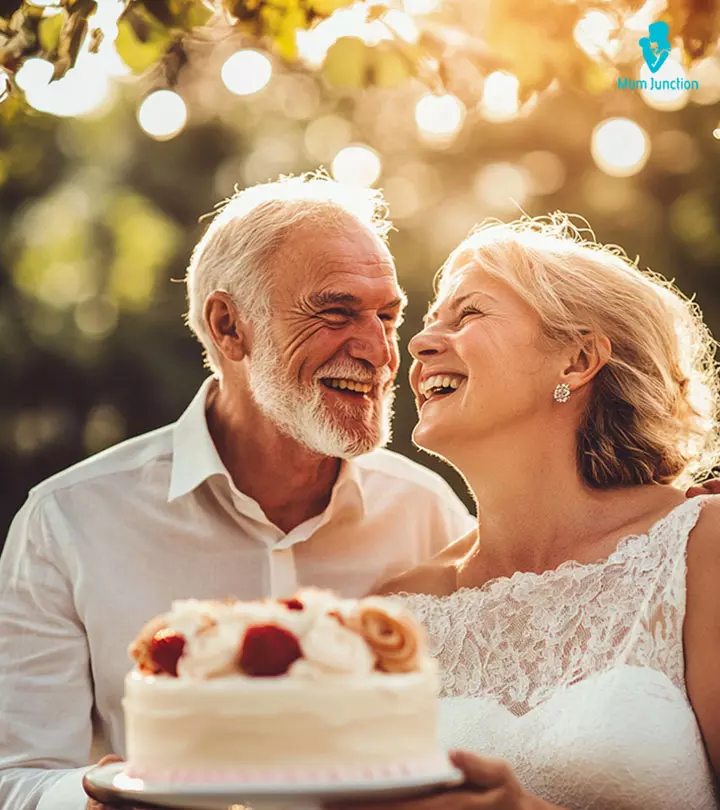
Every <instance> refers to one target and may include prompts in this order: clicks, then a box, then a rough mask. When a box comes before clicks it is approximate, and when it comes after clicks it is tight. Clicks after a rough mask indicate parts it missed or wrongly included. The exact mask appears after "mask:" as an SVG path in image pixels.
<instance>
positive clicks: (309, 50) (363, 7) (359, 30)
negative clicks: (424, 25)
mask: <svg viewBox="0 0 720 810" xmlns="http://www.w3.org/2000/svg"><path fill="white" fill-rule="evenodd" d="M418 35H419V32H418V29H417V26H416V25H415V22H414V21H413V20H412V18H411V17H409V16H408V15H407V14H405V13H403V12H402V11H400V10H399V9H390V10H388V11H386V12H385V13H384V14H383V16H382V19H369V18H368V4H367V3H366V2H357V3H354V4H353V5H352V6H349V7H347V8H340V9H337V10H336V11H335V12H334V13H333V14H332V15H331V16H330V17H327V18H326V19H324V20H321V21H320V22H319V23H318V24H317V25H315V26H313V27H312V28H311V29H310V30H308V31H303V30H298V31H297V33H296V37H295V39H296V42H297V49H298V54H299V56H300V58H301V60H302V61H303V62H304V63H305V65H306V66H307V67H309V68H313V69H318V68H320V67H321V65H322V64H323V61H324V60H325V57H326V55H327V52H328V50H329V49H330V47H331V46H332V45H333V44H334V43H335V42H337V41H338V40H339V39H340V38H342V37H353V38H356V39H358V40H360V41H361V42H363V43H365V44H366V45H370V46H374V45H377V44H378V43H379V42H383V41H392V40H394V39H395V38H396V37H398V38H400V39H401V40H404V41H405V42H410V43H413V42H415V41H416V40H417V38H418Z"/></svg>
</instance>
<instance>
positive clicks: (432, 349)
mask: <svg viewBox="0 0 720 810" xmlns="http://www.w3.org/2000/svg"><path fill="white" fill-rule="evenodd" d="M444 348H445V338H444V337H443V336H442V335H441V334H440V333H439V332H438V331H437V330H436V329H434V328H433V327H432V326H428V327H426V328H425V329H423V330H422V332H418V333H417V335H415V336H414V337H412V338H410V342H409V343H408V350H409V351H410V354H411V355H412V356H413V357H414V358H415V359H416V360H420V359H421V358H423V357H429V356H431V355H433V354H438V353H440V352H442V351H443V350H444Z"/></svg>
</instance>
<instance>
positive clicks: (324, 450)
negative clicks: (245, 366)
mask: <svg viewBox="0 0 720 810" xmlns="http://www.w3.org/2000/svg"><path fill="white" fill-rule="evenodd" d="M368 376H369V375H368V370H367V368H366V367H365V366H362V365H361V364H360V363H353V362H352V361H349V360H345V361H337V362H331V363H327V364H326V365H325V366H323V367H322V368H321V369H318V371H317V372H316V374H315V377H314V379H313V383H312V385H311V386H304V385H299V384H298V382H297V381H296V380H291V379H290V378H289V375H288V374H287V371H286V368H285V367H284V365H283V362H282V358H281V357H280V354H279V352H278V351H277V350H276V348H275V346H274V345H273V343H272V341H271V339H270V337H269V336H268V335H267V329H266V328H265V329H263V328H259V329H257V330H255V340H254V346H253V353H252V357H251V359H250V394H251V396H252V398H253V399H254V400H255V402H256V403H257V405H258V407H259V408H260V410H261V411H262V412H263V413H264V414H265V415H266V416H267V417H268V418H269V419H271V420H272V421H273V422H274V423H275V425H276V426H277V427H278V428H279V429H280V430H281V431H282V432H283V433H285V434H286V435H287V436H290V438H292V439H295V441H297V442H300V443H301V444H303V445H305V447H307V448H308V449H310V450H312V451H314V452H316V453H320V454H321V455H323V456H330V457H332V458H343V459H350V458H354V457H355V456H360V455H362V454H363V453H369V452H370V451H371V450H374V449H375V448H377V447H383V446H384V445H385V444H387V443H388V442H389V441H390V438H391V427H390V426H391V421H392V406H393V401H394V398H395V393H394V390H393V389H392V388H390V389H389V390H388V392H387V394H386V395H385V396H384V397H383V398H382V401H381V411H380V419H379V424H378V425H377V428H376V429H375V427H373V428H371V429H370V430H368V429H367V428H364V427H361V428H358V429H356V430H351V429H347V428H343V427H341V426H340V425H339V424H337V420H334V419H333V418H332V416H331V414H330V413H329V408H328V407H327V406H326V405H325V404H324V402H323V395H322V389H321V387H320V386H321V385H322V383H321V382H320V378H321V377H323V378H329V377H353V378H356V379H362V380H365V379H366V378H368ZM378 376H379V380H374V381H378V382H379V383H380V384H381V385H382V383H383V382H386V381H387V380H388V377H389V372H388V370H387V368H385V369H383V370H382V372H381V374H380V375H375V377H376V378H377V377H378ZM368 381H370V380H368ZM335 407H336V409H337V411H338V412H340V413H343V412H344V414H345V415H346V416H350V417H351V416H352V414H353V413H354V412H355V409H354V408H353V407H352V403H349V402H348V403H343V402H338V403H337V405H336V406H335Z"/></svg>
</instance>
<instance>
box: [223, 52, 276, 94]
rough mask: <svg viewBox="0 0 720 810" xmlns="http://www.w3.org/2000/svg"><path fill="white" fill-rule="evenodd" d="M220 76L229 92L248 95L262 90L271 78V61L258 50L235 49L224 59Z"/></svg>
mask: <svg viewBox="0 0 720 810" xmlns="http://www.w3.org/2000/svg"><path fill="white" fill-rule="evenodd" d="M220 77H221V78H222V81H223V84H224V85H225V87H227V89H228V90H229V91H230V92H231V93H234V94H235V95H236V96H250V95H252V94H253V93H257V92H259V91H260V90H262V89H263V87H265V86H266V85H267V83H268V82H269V81H270V79H271V78H272V62H270V60H269V59H268V58H267V56H265V54H264V53H260V51H255V50H251V49H243V50H241V51H236V52H235V53H234V54H233V55H232V56H230V57H229V58H228V59H226V60H225V64H223V66H222V68H221V70H220Z"/></svg>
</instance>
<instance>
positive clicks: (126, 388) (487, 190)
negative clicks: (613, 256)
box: [0, 0, 720, 539]
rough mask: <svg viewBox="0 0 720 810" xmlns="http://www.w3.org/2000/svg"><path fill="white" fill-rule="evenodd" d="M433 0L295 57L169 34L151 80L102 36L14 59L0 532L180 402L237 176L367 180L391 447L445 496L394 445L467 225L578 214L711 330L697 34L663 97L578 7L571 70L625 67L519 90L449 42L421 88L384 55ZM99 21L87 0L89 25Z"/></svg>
mask: <svg viewBox="0 0 720 810" xmlns="http://www.w3.org/2000/svg"><path fill="white" fill-rule="evenodd" d="M364 5H365V4H362V3H361V4H358V7H360V6H364ZM435 5H436V3H435V2H434V0H406V2H405V3H404V5H403V4H401V5H400V7H399V8H398V9H397V10H396V16H395V17H394V18H393V20H392V26H391V28H392V29H393V30H392V31H391V33H390V34H388V26H387V25H386V24H385V22H381V21H378V20H368V18H367V16H366V11H367V9H366V8H362V9H361V10H358V7H356V6H353V7H350V8H347V9H342V10H341V11H339V12H336V13H335V14H334V15H333V16H332V17H330V18H329V19H327V20H325V21H323V22H321V24H320V25H319V26H317V28H316V29H314V30H312V31H301V32H299V33H298V36H297V49H298V51H299V55H300V57H301V61H300V62H299V63H288V62H287V61H286V60H285V59H283V58H282V56H281V55H278V53H277V52H271V51H265V50H263V49H262V48H257V47H255V46H253V45H252V43H249V42H248V40H247V38H245V37H244V35H243V34H242V33H239V32H235V33H233V32H231V33H230V34H228V35H227V36H224V37H220V38H217V37H216V38H215V39H213V41H212V42H210V41H208V40H198V41H196V42H194V43H191V44H190V45H187V46H186V47H185V48H184V50H183V51H182V53H181V54H180V55H179V56H178V58H177V59H176V61H175V63H174V67H173V69H172V71H170V73H171V74H172V75H169V73H168V69H167V64H165V66H164V67H162V68H161V69H160V68H156V69H153V70H151V71H150V72H149V73H148V74H146V75H144V76H143V78H141V79H134V78H132V77H130V76H129V75H128V74H129V73H130V71H129V69H128V67H127V64H126V62H123V60H121V59H120V58H119V57H118V55H117V53H116V51H115V49H114V48H113V47H112V45H113V39H114V37H113V36H110V37H107V36H106V38H105V42H104V43H103V44H102V45H101V46H100V48H99V50H98V53H97V54H90V53H89V52H87V53H86V52H83V51H81V52H80V54H79V56H78V61H77V65H76V67H75V68H74V69H72V70H70V71H69V72H68V73H67V74H66V75H65V76H64V77H63V78H61V79H60V80H59V81H57V82H54V83H52V84H48V79H49V75H48V63H47V62H45V63H44V64H43V60H42V59H30V60H28V61H27V62H26V63H25V64H24V66H23V67H22V69H21V70H20V71H18V73H17V75H16V81H17V84H18V86H19V87H20V88H21V89H22V90H23V91H24V93H23V94H19V95H18V94H14V95H12V96H11V97H10V98H8V99H6V100H5V102H4V103H3V104H2V105H0V115H1V116H2V117H0V367H1V369H2V379H3V384H2V391H1V393H0V539H1V538H4V535H5V533H6V531H7V527H8V526H9V523H10V521H11V519H12V516H13V514H14V513H15V512H16V511H17V509H18V508H19V507H20V506H21V504H22V502H23V501H24V499H25V497H26V495H27V492H28V490H29V489H30V488H31V487H32V486H34V485H35V484H37V483H38V482H40V481H41V480H43V479H44V478H46V477H48V476H50V475H52V474H53V473H55V472H57V471H59V470H61V469H63V468H65V467H67V466H68V465H70V464H73V463H74V462H77V461H79V460H81V459H83V458H85V457H86V456H88V455H90V454H93V453H97V452H98V451H101V450H102V449H104V448H106V447H108V446H110V445H113V444H115V443H117V442H119V441H122V440H123V439H126V438H129V437H132V436H136V435H138V434H139V433H142V432H144V431H148V430H151V429H153V428H156V427H158V426H160V425H163V424H165V423H167V422H169V421H172V420H174V419H176V418H177V417H178V416H179V415H180V413H181V412H182V411H183V410H184V408H185V407H186V405H187V403H188V402H189V400H190V399H191V397H192V396H193V394H194V393H195V391H196V389H197V387H198V386H199V384H200V383H201V381H202V379H203V378H204V376H205V374H206V371H205V370H204V369H203V367H202V361H201V352H200V347H199V344H197V343H196V342H195V341H194V340H193V338H192V337H191V335H190V333H189V331H188V330H187V329H186V328H185V326H184V324H183V314H184V312H185V309H186V303H185V290H184V285H183V283H182V279H183V277H184V274H185V267H186V264H187V261H188V258H189V255H190V252H191V250H192V248H193V246H194V244H195V242H196V241H197V240H198V238H199V237H200V235H201V233H202V231H203V228H204V223H203V221H201V217H202V216H203V215H205V214H207V213H209V212H212V211H213V208H214V206H215V205H216V203H218V202H219V201H220V200H222V199H223V198H225V197H227V196H228V195H230V194H232V193H233V190H234V188H235V187H236V186H237V187H244V186H247V185H250V184H254V183H258V182H264V181H266V180H268V179H273V178H275V177H276V176H277V175H278V174H281V173H283V174H289V173H299V172H303V171H307V170H312V169H316V168H318V167H319V166H324V167H326V168H327V169H328V170H329V171H330V172H331V173H332V174H333V175H334V176H335V177H336V178H338V179H339V180H344V181H347V182H354V183H361V184H366V185H373V186H376V187H379V188H382V189H383V190H384V192H385V194H386V196H387V200H388V202H389V205H390V215H391V218H392V219H393V220H394V223H395V226H396V231H394V232H393V233H392V234H391V240H390V243H391V249H392V251H393V253H394V255H395V258H396V262H397V268H398V272H399V276H400V281H401V284H402V285H403V287H404V288H405V289H406V291H407V293H408V296H409V299H410V306H409V311H408V314H407V319H406V323H405V325H404V326H403V328H402V351H403V368H402V369H401V382H402V385H401V390H400V392H399V396H398V400H397V408H396V419H395V423H394V438H393V442H392V445H391V447H392V449H394V450H397V451H399V452H401V453H404V454H406V455H408V456H410V457H412V458H416V459H419V460H422V461H423V463H425V464H427V465H428V466H429V467H432V468H434V469H437V470H439V471H440V472H441V474H443V475H444V476H445V477H446V478H447V479H448V480H449V481H450V482H451V484H452V485H453V486H454V487H455V489H456V491H457V492H458V493H459V494H460V495H461V497H463V498H464V499H465V501H466V502H467V503H469V499H468V497H467V493H466V492H465V489H464V487H463V485H462V482H461V481H460V480H459V479H458V478H457V477H456V476H455V475H454V474H453V473H452V471H451V470H449V469H448V468H447V467H445V466H444V465H442V464H441V463H440V462H438V461H436V460H433V459H431V458H429V457H425V456H423V455H422V454H421V453H419V452H418V451H416V450H415V449H414V448H413V446H412V444H411V442H410V432H411V429H412V426H413V424H414V417H415V411H414V406H413V404H412V401H411V398H410V396H409V392H408V389H407V386H406V385H405V375H406V373H407V370H408V367H409V363H408V361H407V350H406V346H407V340H408V338H409V337H410V336H411V335H412V334H413V333H414V332H415V331H417V330H418V328H419V327H420V321H421V318H422V315H423V314H424V312H425V310H426V307H427V304H428V302H429V301H430V300H431V298H432V280H433V276H434V274H435V273H436V271H437V270H438V268H439V266H440V264H441V263H442V261H443V260H444V258H445V257H446V255H447V253H448V252H449V251H450V249H452V248H453V247H454V245H456V244H457V243H458V242H459V241H460V240H461V239H462V238H463V237H464V236H465V235H467V233H468V232H469V230H470V229H471V228H472V227H473V225H474V224H475V223H478V222H480V221H482V220H483V218H485V217H488V216H492V217H498V218H501V219H511V218H514V217H516V216H518V215H519V214H520V213H521V212H526V213H528V214H532V215H536V214H542V213H546V212H550V211H554V210H558V209H559V210H564V211H570V212H575V213H578V214H580V215H582V216H583V217H585V218H586V219H587V221H588V223H589V225H590V226H591V227H592V229H593V230H594V232H595V234H596V236H597V238H598V239H599V240H601V241H603V242H609V243H614V244H619V245H621V246H622V247H623V248H625V250H626V251H627V252H628V254H629V255H630V256H631V257H632V258H635V257H636V256H638V257H639V261H640V265H641V266H643V267H645V266H649V267H651V268H652V269H653V270H655V271H657V272H660V273H662V274H664V275H665V276H667V277H669V278H672V279H675V281H676V283H677V285H678V286H679V287H680V288H681V289H682V290H683V291H684V292H685V293H686V294H687V295H689V296H695V298H696V300H697V302H698V303H699V305H700V306H701V308H702V310H703V312H704V313H705V317H706V320H707V322H708V324H709V325H710V327H711V329H712V331H713V333H714V334H715V335H716V336H720V122H719V121H718V119H719V118H720V112H719V108H720V105H719V102H720V53H719V52H718V48H717V45H716V44H714V45H713V46H712V47H711V48H710V49H709V50H708V51H707V52H706V53H705V54H704V55H703V58H702V59H699V60H695V62H694V63H693V64H692V65H691V64H690V63H689V62H683V59H682V58H680V56H678V54H676V53H675V52H674V54H673V56H672V58H671V59H669V60H668V62H667V63H666V66H667V68H666V71H665V72H664V73H661V74H656V78H657V77H658V75H660V76H665V77H669V78H677V77H680V78H681V79H682V81H681V82H680V85H681V87H679V88H677V87H676V88H675V89H669V90H662V91H657V92H654V93H653V92H646V91H641V90H632V89H627V88H626V89H621V88H619V87H618V85H617V78H618V77H621V76H625V75H627V76H631V77H633V78H641V77H643V76H644V75H646V74H644V73H643V70H645V68H644V67H643V66H642V64H641V62H639V61H638V56H639V52H636V51H638V47H637V42H638V36H640V35H642V32H643V30H644V31H645V33H647V24H648V22H649V20H650V19H652V16H648V15H649V14H650V12H651V11H653V9H649V8H645V11H646V13H645V16H644V17H643V16H642V15H641V16H639V17H637V18H636V19H635V20H634V25H627V24H624V25H623V32H624V33H625V34H627V35H628V36H627V37H626V42H625V44H623V42H621V41H620V39H618V38H617V37H615V39H613V40H612V43H611V31H612V25H611V24H610V23H609V22H608V20H609V19H610V18H609V17H608V15H607V14H605V15H604V16H603V15H602V14H601V16H600V17H597V16H596V17H594V18H593V17H591V18H590V19H589V20H588V17H587V16H585V17H583V18H582V19H580V20H579V21H576V22H575V23H574V25H573V27H572V31H571V32H570V33H569V34H568V36H571V37H572V39H573V48H574V51H573V52H574V53H581V54H584V55H585V56H586V57H587V59H586V60H585V61H584V62H583V66H584V67H583V70H585V68H587V66H590V67H592V65H593V64H595V65H597V64H601V62H602V60H603V59H604V58H605V57H606V56H607V54H608V53H609V51H610V48H611V44H612V47H614V48H621V47H625V45H627V43H629V46H628V47H630V46H632V48H633V49H634V50H633V51H632V58H631V59H630V60H629V61H628V62H627V65H624V64H622V63H620V66H619V67H617V61H616V67H615V68H613V69H612V70H608V69H603V71H598V72H596V73H592V72H588V71H585V73H584V74H583V83H582V84H581V85H578V84H577V82H573V81H562V80H561V81H556V80H555V79H556V78H557V76H555V77H553V76H550V77H549V78H550V80H551V81H550V82H549V83H548V82H547V81H546V82H544V84H545V85H547V87H546V89H544V90H543V92H525V91H524V89H523V83H522V82H521V81H519V80H518V78H517V76H516V75H514V74H513V73H512V72H510V71H508V70H502V69H494V68H493V65H492V64H491V63H490V62H488V61H487V60H486V62H485V64H484V68H483V69H482V70H479V69H478V61H477V59H476V60H473V59H470V58H466V57H465V56H463V55H462V49H458V51H457V53H458V54H459V56H458V58H456V59H455V60H450V59H449V60H447V63H446V64H445V65H444V67H445V68H446V69H447V73H448V75H445V76H444V77H443V84H442V87H440V88H438V87H437V86H436V87H432V86H428V83H427V81H424V80H422V78H423V77H422V76H420V77H419V78H418V76H417V75H416V76H415V77H411V76H408V75H406V70H405V67H404V66H403V64H401V63H400V62H398V60H397V59H396V58H395V57H394V56H393V55H392V54H393V51H392V50H391V49H390V44H391V43H397V42H398V41H402V42H405V43H408V44H409V45H412V44H413V43H414V42H415V41H416V40H417V25H418V22H417V20H418V18H419V17H420V16H422V15H427V14H429V13H432V12H433V10H434V8H435ZM602 5H604V6H607V7H608V8H609V7H610V5H611V4H610V3H605V4H602ZM641 5H642V4H641ZM646 5H647V4H646ZM641 11H642V9H641ZM118 13H119V5H118V4H116V3H114V2H113V1H112V0H107V2H105V0H100V3H99V6H98V11H97V14H98V15H100V14H105V15H106V17H107V25H108V26H110V27H111V26H112V25H113V24H114V21H115V22H116V21H117V17H118ZM596 13H599V12H596ZM343 15H344V16H343ZM353 15H354V16H353ZM610 22H612V21H610ZM625 23H627V21H625ZM513 31H514V34H513V37H512V39H513V44H514V47H516V48H518V49H520V50H521V51H522V50H524V51H525V52H526V53H529V52H530V51H531V50H532V48H534V47H535V46H536V45H535V40H534V39H533V33H532V31H529V32H528V31H525V33H524V34H523V31H522V30H521V29H520V28H517V27H516V28H514V29H513ZM523 36H526V37H528V38H527V39H523ZM369 54H371V55H372V59H373V62H372V71H373V77H372V81H367V80H366V78H367V75H368V55H369ZM614 55H615V56H617V51H616V52H615V54H614ZM676 56H677V58H675V57H676ZM483 58H484V57H483ZM633 60H634V61H633ZM126 61H127V60H126ZM556 67H558V70H556V74H557V73H558V71H559V70H560V68H562V65H559V66H556ZM565 68H566V69H567V71H569V73H570V74H573V78H577V76H575V75H574V74H575V73H576V70H575V68H574V67H573V65H572V64H566V65H565ZM668 71H669V73H668ZM50 72H52V68H51V67H50ZM647 77H648V78H649V74H647ZM561 79H562V77H561ZM686 80H688V81H695V82H697V87H696V89H689V90H688V89H684V84H685V83H687V82H686ZM119 495H120V496H122V493H119Z"/></svg>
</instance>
